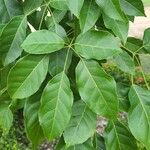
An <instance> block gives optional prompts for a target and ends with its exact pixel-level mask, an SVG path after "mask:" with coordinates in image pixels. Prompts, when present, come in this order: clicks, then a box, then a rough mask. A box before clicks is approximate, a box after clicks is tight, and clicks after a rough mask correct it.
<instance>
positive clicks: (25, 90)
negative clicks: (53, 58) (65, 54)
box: [7, 55, 49, 99]
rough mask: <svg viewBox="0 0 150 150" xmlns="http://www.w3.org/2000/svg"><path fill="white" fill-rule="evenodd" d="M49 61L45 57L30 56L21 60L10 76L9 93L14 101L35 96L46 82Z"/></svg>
mask: <svg viewBox="0 0 150 150" xmlns="http://www.w3.org/2000/svg"><path fill="white" fill-rule="evenodd" d="M48 64H49V59H48V57H47V56H44V55H38V56H37V55H28V56H25V57H23V58H22V59H20V60H19V61H18V62H17V63H16V65H15V66H14V67H13V68H12V69H11V71H10V73H9V76H8V85H7V86H8V92H9V94H10V96H11V97H12V98H13V99H17V98H18V99H23V98H26V97H29V96H31V95H32V94H34V93H35V92H36V91H37V90H38V89H39V87H40V85H41V84H42V82H43V81H44V79H45V77H46V74H47V71H48Z"/></svg>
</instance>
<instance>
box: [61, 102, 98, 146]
mask: <svg viewBox="0 0 150 150" xmlns="http://www.w3.org/2000/svg"><path fill="white" fill-rule="evenodd" d="M95 130H96V114H95V113H93V112H92V111H91V110H90V109H89V108H88V106H87V105H86V104H85V103H84V102H83V101H81V100H79V101H77V102H76V103H75V104H74V105H73V112H72V117H71V120H70V123H69V125H68V127H67V128H66V130H65V131H64V139H65V143H66V144H67V145H68V146H71V145H76V144H81V143H83V142H85V141H86V140H87V139H88V138H90V137H91V136H93V135H94V132H95Z"/></svg>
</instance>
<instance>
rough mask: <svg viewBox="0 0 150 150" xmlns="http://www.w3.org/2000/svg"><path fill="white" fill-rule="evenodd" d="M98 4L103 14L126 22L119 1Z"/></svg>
mask: <svg viewBox="0 0 150 150" xmlns="http://www.w3.org/2000/svg"><path fill="white" fill-rule="evenodd" d="M96 2H97V4H98V5H99V6H100V7H101V9H102V10H103V13H104V14H105V15H107V16H109V17H110V18H112V19H115V20H120V21H123V20H126V17H125V15H124V13H123V12H122V10H121V7H120V2H119V0H96Z"/></svg>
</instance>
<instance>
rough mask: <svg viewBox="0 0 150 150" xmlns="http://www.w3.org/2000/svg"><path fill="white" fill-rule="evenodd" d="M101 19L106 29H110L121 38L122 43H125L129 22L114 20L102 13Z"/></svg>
mask: <svg viewBox="0 0 150 150" xmlns="http://www.w3.org/2000/svg"><path fill="white" fill-rule="evenodd" d="M103 19H104V24H105V26H106V27H107V28H108V29H111V30H112V31H113V32H114V34H115V35H116V36H118V37H119V38H120V39H121V40H122V42H123V43H126V40H127V36H128V30H129V22H128V21H119V20H115V19H112V18H110V17H108V16H106V15H103Z"/></svg>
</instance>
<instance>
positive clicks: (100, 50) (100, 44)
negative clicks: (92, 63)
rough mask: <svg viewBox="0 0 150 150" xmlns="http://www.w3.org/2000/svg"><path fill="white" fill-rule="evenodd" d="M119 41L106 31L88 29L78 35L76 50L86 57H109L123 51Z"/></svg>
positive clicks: (98, 58) (99, 58)
mask: <svg viewBox="0 0 150 150" xmlns="http://www.w3.org/2000/svg"><path fill="white" fill-rule="evenodd" d="M119 44H120V43H119V41H118V40H117V39H116V38H115V37H114V36H113V35H112V34H110V33H109V32H106V31H94V30H93V31H88V32H86V33H84V34H81V35H79V36H78V37H77V39H76V41H75V51H76V52H77V53H78V54H80V55H81V56H82V57H85V58H86V59H97V60H101V59H107V58H108V57H111V56H113V55H116V54H117V53H120V52H121V49H120V47H119Z"/></svg>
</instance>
